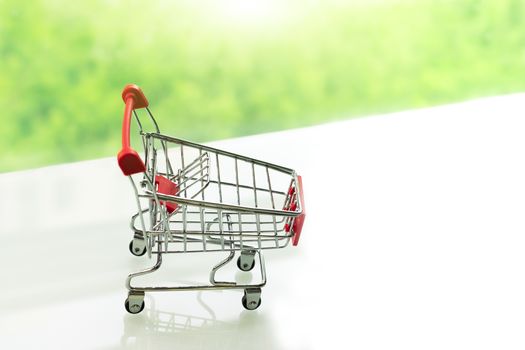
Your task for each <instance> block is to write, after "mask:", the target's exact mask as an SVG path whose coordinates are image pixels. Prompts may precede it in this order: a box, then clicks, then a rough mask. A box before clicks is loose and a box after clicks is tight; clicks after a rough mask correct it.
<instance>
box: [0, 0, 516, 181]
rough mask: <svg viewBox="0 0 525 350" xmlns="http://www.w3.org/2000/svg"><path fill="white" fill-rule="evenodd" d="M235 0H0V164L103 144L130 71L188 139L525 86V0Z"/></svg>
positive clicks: (162, 116) (110, 149)
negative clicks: (0, 110) (251, 4)
mask: <svg viewBox="0 0 525 350" xmlns="http://www.w3.org/2000/svg"><path fill="white" fill-rule="evenodd" d="M239 1H240V0H238V1H237V2H235V1H233V0H228V1H226V0H214V1H211V0H208V1H167V0H166V1H138V0H128V1H124V0H122V1H118V0H94V1H84V2H80V1H64V0H36V1H35V0H33V1H19V0H0V67H1V68H2V69H1V73H0V105H1V106H2V108H3V117H2V125H1V127H0V147H1V149H2V152H1V154H0V171H8V170H14V169H22V168H28V167H35V166H41V165H45V164H53V163H58V162H65V161H74V160H81V159H88V158H96V157H101V156H110V155H115V154H116V153H117V151H118V150H119V146H120V127H121V114H122V109H123V103H122V101H121V98H120V92H121V89H122V87H123V86H124V85H125V84H126V83H130V82H133V83H136V84H138V85H140V86H141V87H142V88H143V90H144V91H145V93H146V96H148V99H149V100H150V103H151V107H152V111H153V112H154V113H155V115H156V116H157V118H158V120H159V123H160V126H161V129H162V130H163V131H164V132H165V133H169V134H173V135H176V136H179V137H183V138H189V139H192V140H195V141H205V140H211V139H219V138H227V137H232V136H237V135H246V134H253V133H260V132H265V131H271V130H279V129H284V128H292V127H298V126H305V125H311V124H315V123H319V122H324V121H329V120H335V119H341V118H349V117H352V116H357V115H363V114H370V113H378V112H385V111H393V110H399V109H407V108H414V107H420V106H427V105H433V104H439V103H444V102H451V101H457V100H463V99H467V98H471V97H476V96H484V95H493V94H502V93H508V92H514V91H523V90H524V89H525V79H524V77H525V27H524V26H523V22H524V20H525V0H490V1H489V0H457V1H438V0H420V1H414V0H413V1H402V0H391V1H388V0H383V1H378V0H376V1H364V0H361V1H353V2H342V1H291V0H288V1H285V0H283V1H273V2H264V1H263V0H259V5H260V7H257V6H254V7H253V8H249V9H248V10H246V9H244V10H242V6H241V5H239ZM245 1H250V0H245ZM261 1H263V2H262V3H261ZM268 1H269V0H268ZM348 3H350V4H348ZM254 4H255V5H257V2H254ZM261 4H262V5H261ZM270 5H271V6H270ZM236 6H237V7H239V6H241V10H242V11H240V10H239V9H238V8H237V7H236ZM261 6H262V7H261ZM237 10H239V11H237ZM236 11H237V12H236Z"/></svg>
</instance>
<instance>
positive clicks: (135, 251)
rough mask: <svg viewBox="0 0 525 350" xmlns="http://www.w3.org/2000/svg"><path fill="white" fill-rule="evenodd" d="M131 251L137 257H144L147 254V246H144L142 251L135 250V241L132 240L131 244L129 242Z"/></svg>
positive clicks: (139, 249)
mask: <svg viewBox="0 0 525 350" xmlns="http://www.w3.org/2000/svg"><path fill="white" fill-rule="evenodd" d="M129 251H130V253H131V254H133V255H135V256H143V255H144V254H146V246H144V248H142V249H141V248H138V247H135V248H133V240H131V242H129Z"/></svg>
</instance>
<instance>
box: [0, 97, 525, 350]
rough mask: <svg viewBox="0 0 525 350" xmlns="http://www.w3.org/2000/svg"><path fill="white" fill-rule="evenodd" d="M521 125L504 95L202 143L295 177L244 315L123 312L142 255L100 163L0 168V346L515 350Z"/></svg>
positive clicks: (186, 266)
mask: <svg viewBox="0 0 525 350" xmlns="http://www.w3.org/2000/svg"><path fill="white" fill-rule="evenodd" d="M161 127H162V126H161ZM524 132H525V95H522V94H517V95H511V96H504V97H497V98H490V99H483V100H477V101H472V102H467V103H462V104H456V105H450V106H443V107H437V108H431V109H424V110H417V111H409V112H402V113H395V114H390V115H384V116H374V117H369V118H364V119H357V120H351V121H346V122H339V123H333V124H327V125H323V126H317V127H312V128H305V129H299V130H292V131H285V132H280V133H273V134H266V135H258V136H252V137H245V138H240V139H234V140H226V141H221V142H215V143H213V145H214V146H217V147H219V148H224V149H226V150H230V151H233V152H236V153H241V154H246V155H248V156H253V157H255V158H261V159H263V160H267V161H270V162H273V163H277V164H282V165H285V166H289V167H291V168H294V169H296V170H297V171H298V173H299V174H301V175H302V176H303V181H304V192H305V201H306V208H307V218H306V222H305V226H304V229H303V235H302V237H301V242H300V244H299V246H298V247H291V246H290V247H288V248H287V249H284V250H279V251H270V252H268V253H267V254H265V256H266V262H267V273H268V284H267V286H266V287H265V288H263V294H262V305H261V307H260V308H259V309H258V310H257V311H252V312H249V311H245V310H244V309H243V308H242V306H241V303H240V299H241V297H242V293H241V292H239V291H223V292H201V293H197V292H179V293H161V294H149V295H147V296H146V309H145V310H144V312H143V313H141V314H139V315H129V314H128V313H127V312H126V311H125V310H124V306H123V303H124V299H125V298H126V289H125V287H124V280H125V277H126V276H127V274H128V273H129V272H132V271H135V270H138V269H140V268H142V267H146V266H149V265H151V264H152V263H153V261H151V260H148V259H147V258H144V257H143V258H136V257H133V256H131V255H130V254H129V252H128V247H127V245H128V242H129V240H130V238H131V232H130V231H129V226H128V224H129V223H128V220H129V216H130V215H131V214H132V213H133V210H134V201H133V194H132V190H131V187H130V186H129V182H128V181H127V179H125V177H124V176H122V175H121V174H120V170H119V169H118V167H117V164H116V160H115V159H113V158H112V159H102V160H96V161H88V162H81V163H75V164H68V165H62V166H55V167H48V168H43V169H37V170H31V171H24V172H16V173H9V174H2V175H0V193H1V197H0V217H1V222H2V228H1V229H0V238H1V239H2V242H3V249H2V253H1V254H0V264H1V265H0V266H1V268H0V281H1V289H0V290H1V291H0V293H1V294H0V295H1V298H0V341H1V344H2V345H1V347H2V348H4V349H15V348H23V349H28V348H34V349H42V348H53V349H58V348H70V349H82V348H86V349H118V348H127V349H142V348H145V349H162V348H178V349H213V348H222V349H224V348H228V349H241V348H242V349H332V348H345V349H390V348H400V349H443V348H447V349H485V348H486V349H523V347H524V346H525V337H524V329H525V282H524V278H523V277H524V274H525V254H524V253H523V252H524V250H525V235H524V233H525V223H524V220H523V218H524V215H523V213H525V185H524V180H525V166H524V162H523V160H524V151H525V138H524V137H523V135H524ZM219 259H220V256H218V255H210V254H208V255H205V256H204V255H202V254H194V255H191V256H180V255H177V256H170V257H169V258H168V259H166V261H165V266H167V267H169V268H166V269H164V274H160V275H159V278H161V279H162V281H206V280H207V277H208V276H207V274H208V271H209V269H210V267H211V266H212V265H213V264H214V263H215V262H216V261H217V260H219ZM231 273H232V275H234V276H235V278H236V279H237V280H240V281H246V280H249V279H250V278H251V277H250V274H246V273H240V272H235V269H232V270H231ZM253 278H256V277H255V276H254V277H253Z"/></svg>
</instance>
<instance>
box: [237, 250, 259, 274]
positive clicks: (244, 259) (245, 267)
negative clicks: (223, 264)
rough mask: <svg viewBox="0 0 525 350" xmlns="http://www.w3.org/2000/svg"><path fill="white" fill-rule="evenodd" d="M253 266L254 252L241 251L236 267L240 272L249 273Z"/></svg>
mask: <svg viewBox="0 0 525 350" xmlns="http://www.w3.org/2000/svg"><path fill="white" fill-rule="evenodd" d="M254 266H255V250H243V251H241V255H239V258H237V267H238V268H239V269H240V270H241V271H251V270H252V269H253V267H254Z"/></svg>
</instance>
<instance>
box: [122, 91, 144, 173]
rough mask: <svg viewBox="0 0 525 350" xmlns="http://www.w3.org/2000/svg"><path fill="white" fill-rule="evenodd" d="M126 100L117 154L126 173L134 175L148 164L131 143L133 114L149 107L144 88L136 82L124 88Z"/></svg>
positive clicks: (142, 170)
mask: <svg viewBox="0 0 525 350" xmlns="http://www.w3.org/2000/svg"><path fill="white" fill-rule="evenodd" d="M122 100H124V103H125V107H124V120H123V121H122V149H121V150H120V152H119V153H118V155H117V160H118V165H119V167H120V169H121V170H122V172H123V173H124V175H128V176H129V175H133V174H137V173H143V172H145V171H146V165H145V164H144V161H143V160H142V159H141V158H140V156H139V154H138V153H137V152H136V151H135V150H134V149H133V148H131V145H130V135H129V134H130V127H131V114H132V113H133V110H134V109H139V108H145V107H148V100H147V99H146V96H144V93H143V92H142V90H141V89H140V88H139V87H138V86H137V85H134V84H128V85H126V86H125V87H124V90H122Z"/></svg>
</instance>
